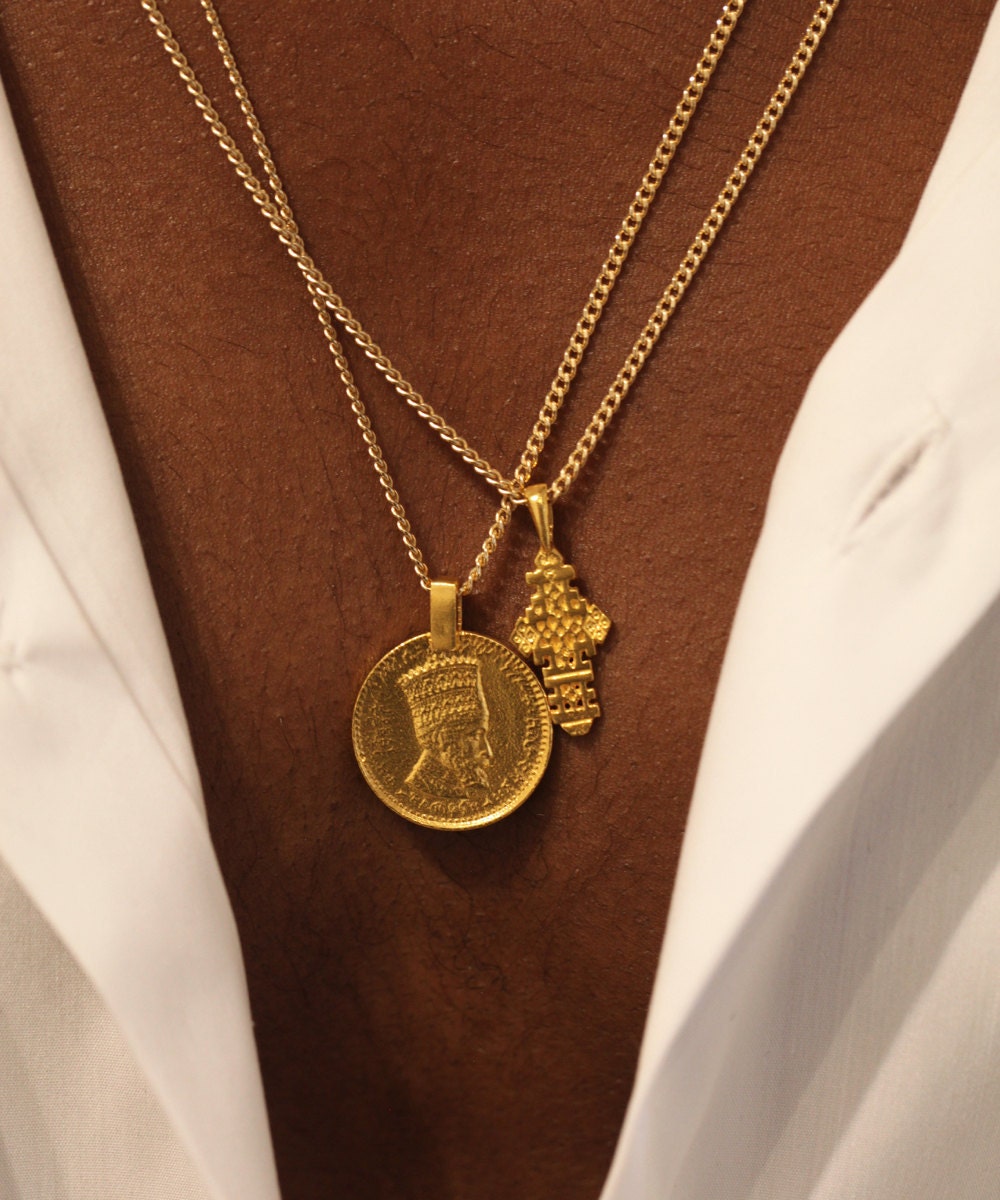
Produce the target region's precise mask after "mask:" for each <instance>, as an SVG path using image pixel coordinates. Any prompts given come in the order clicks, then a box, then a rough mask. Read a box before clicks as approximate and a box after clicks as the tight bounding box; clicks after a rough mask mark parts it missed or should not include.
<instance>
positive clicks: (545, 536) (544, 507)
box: [524, 483, 552, 553]
mask: <svg viewBox="0 0 1000 1200" xmlns="http://www.w3.org/2000/svg"><path fill="white" fill-rule="evenodd" d="M524 498H525V500H526V501H527V503H528V511H529V512H530V513H531V519H532V521H534V523H535V531H536V532H537V534H538V540H539V541H540V542H541V543H542V549H543V550H544V551H545V552H546V553H548V552H549V551H551V549H552V502H551V500H549V489H548V487H547V486H546V485H545V484H544V483H533V484H532V485H531V487H526V488H525V489H524Z"/></svg>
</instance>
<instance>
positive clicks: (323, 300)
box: [141, 0, 745, 595]
mask: <svg viewBox="0 0 1000 1200" xmlns="http://www.w3.org/2000/svg"><path fill="white" fill-rule="evenodd" d="M141 3H142V7H143V9H144V10H145V11H146V13H147V14H148V16H149V19H150V21H151V22H152V24H153V26H154V28H155V30H156V33H157V35H158V36H159V38H160V39H161V41H162V43H163V46H164V49H165V50H166V52H167V53H168V55H169V56H170V59H171V61H172V62H173V64H174V66H175V67H176V68H177V70H178V72H179V74H180V77H181V80H182V81H183V83H184V85H185V87H186V88H187V90H188V92H189V93H190V94H191V96H192V98H193V99H194V102H195V104H196V106H197V107H198V109H199V110H200V111H201V113H202V115H203V116H204V118H205V120H206V121H207V122H208V124H209V127H210V128H211V131H212V133H213V134H214V135H215V138H216V140H217V141H218V143H219V145H220V147H221V149H222V151H223V153H225V155H226V157H227V158H228V159H229V161H230V162H231V163H232V164H233V167H234V169H235V170H236V173H237V175H238V176H239V178H240V179H241V180H242V182H243V184H244V186H245V187H246V188H247V190H248V191H249V192H250V194H251V196H252V197H253V199H254V201H255V202H256V204H257V205H258V207H259V208H260V210H261V213H262V215H263V216H264V218H265V219H266V220H267V221H268V223H269V224H270V226H271V228H272V229H274V230H275V232H276V233H277V234H278V237H279V239H280V241H281V242H282V244H283V245H284V246H285V247H286V248H287V250H288V253H289V254H290V255H291V256H292V258H293V260H294V261H295V263H296V265H297V266H298V267H299V269H300V271H301V272H302V275H303V278H304V279H305V282H306V286H307V288H308V290H309V294H310V298H311V300H312V304H313V307H314V309H315V311H316V314H317V316H318V318H319V320H320V323H321V325H322V327H323V335H324V337H325V338H326V340H327V344H328V345H329V348H330V351H331V353H332V354H333V357H334V362H335V364H336V367H337V370H338V372H339V374H340V378H341V381H342V383H343V384H344V388H345V390H346V392H347V395H348V399H349V400H350V402H351V409H352V411H353V412H354V414H355V418H356V420H357V422H358V425H359V427H360V429H361V434H362V438H363V439H364V442H365V445H366V446H367V448H368V452H369V455H370V456H371V458H372V462H373V465H374V468H375V471H376V474H377V475H378V478H379V481H380V483H381V485H382V489H383V491H384V493H385V495H386V498H387V500H388V502H389V506H390V510H391V512H392V515H393V517H394V519H395V521H396V525H397V528H398V529H399V532H400V534H401V536H402V538H403V543H404V546H405V548H406V552H407V555H408V557H409V558H410V561H411V562H412V564H413V567H414V570H415V572H416V574H417V577H418V579H419V580H420V583H421V585H422V586H423V587H424V588H429V587H430V571H429V569H428V567H427V564H426V562H425V560H424V557H423V554H422V553H421V551H420V549H419V546H418V545H417V542H416V538H415V536H414V534H413V530H412V527H411V526H410V523H409V521H408V519H407V517H406V512H405V509H404V507H403V505H402V502H401V500H400V497H399V493H398V492H397V491H396V488H395V485H394V483H393V480H392V476H391V474H390V473H389V469H388V465H387V464H386V461H385V457H384V455H383V454H382V451H381V448H380V446H379V444H378V440H377V438H376V436H375V432H374V429H373V427H372V424H371V421H370V419H369V418H368V415H367V412H366V410H365V406H364V403H363V401H362V400H361V396H360V393H359V391H358V388H357V385H356V383H355V381H354V378H353V375H352V373H351V371H350V368H349V366H348V363H347V360H346V358H345V356H344V352H343V348H342V346H341V345H340V342H339V340H338V338H337V335H336V331H335V330H334V329H333V328H332V326H331V324H330V321H329V317H328V315H327V312H328V311H329V312H333V314H334V315H335V316H336V318H337V320H338V321H340V322H341V324H342V325H343V326H344V328H346V329H347V331H348V332H349V333H350V334H351V336H352V337H353V338H354V340H355V342H356V343H357V344H358V345H359V346H360V347H361V349H362V350H363V351H364V353H365V355H366V356H367V357H368V358H369V359H370V360H371V361H372V363H373V364H374V365H375V367H376V369H378V370H379V371H381V372H382V374H383V375H385V377H386V378H387V379H388V380H389V382H390V383H391V384H392V386H393V387H394V388H395V389H396V391H397V392H398V393H399V395H401V396H402V397H403V398H404V399H405V400H406V402H407V403H408V404H409V405H410V406H411V407H412V408H413V409H414V410H415V411H416V412H417V413H418V414H419V415H420V416H421V417H422V418H423V419H424V420H426V421H427V422H428V424H429V425H430V426H431V428H432V429H434V430H435V431H436V432H437V433H438V434H439V435H440V436H441V437H442V438H443V440H444V441H445V442H446V443H447V444H448V445H449V446H450V447H451V448H452V449H453V450H454V451H455V452H456V453H458V454H459V455H460V457H461V458H462V459H463V460H464V461H465V462H467V463H469V464H470V466H472V468H473V469H474V470H475V471H476V472H477V473H478V474H480V475H482V476H483V478H485V479H486V480H487V481H488V482H489V483H491V484H493V485H494V486H495V487H496V488H497V489H498V490H499V491H500V492H501V494H502V499H501V503H500V507H499V509H498V510H497V512H496V514H495V516H494V518H493V521H492V523H491V525H490V528H489V531H488V532H487V535H486V538H485V540H484V542H483V545H482V547H481V549H480V550H479V553H478V554H477V555H476V558H475V561H474V563H473V566H472V569H471V570H470V572H469V574H468V576H467V578H466V579H465V581H464V582H463V584H462V587H461V591H462V594H463V595H467V594H468V593H469V592H470V591H471V590H472V588H473V587H474V586H475V585H476V583H478V582H479V580H480V579H481V578H482V575H483V572H484V570H485V568H486V565H487V563H488V562H489V560H490V558H491V556H492V555H493V553H494V551H495V550H496V548H497V545H498V544H499V541H500V539H501V538H502V537H503V535H504V532H505V531H506V529H507V526H508V524H509V522H510V517H511V513H512V511H513V506H514V504H515V503H520V502H522V501H523V499H524V493H523V489H524V486H525V485H526V483H527V482H528V480H529V479H530V477H531V473H532V471H533V470H534V467H535V465H536V463H537V461H538V457H539V455H540V454H541V451H542V448H543V446H544V445H545V440H546V438H547V437H548V435H549V433H550V431H551V429H552V426H553V424H554V423H555V420H556V417H557V416H558V413H559V410H560V408H561V406H562V404H563V401H564V400H565V398H566V395H567V394H568V392H569V389H570V385H571V384H572V382H573V379H574V377H575V375H576V372H577V368H578V367H579V364H580V361H581V359H582V357H583V353H584V351H585V350H586V348H587V345H588V343H589V341H590V337H591V335H592V333H593V331H594V329H595V327H596V325H597V322H598V320H599V319H600V316H601V313H602V312H603V310H604V306H605V304H606V303H607V300H608V297H609V296H610V294H611V290H612V289H613V287H614V285H615V282H616V280H617V278H618V275H619V273H620V271H621V268H622V265H623V263H624V262H625V259H626V258H627V256H628V252H629V250H630V249H631V246H632V243H633V241H634V240H635V237H636V235H637V233H638V232H639V229H640V228H641V226H642V222H643V220H644V219H645V216H646V213H647V212H648V211H649V207H650V205H651V203H652V201H653V198H654V197H655V195H656V192H657V189H658V188H659V186H660V183H661V182H662V180H663V177H664V176H665V174H666V172H667V169H668V167H669V166H670V163H671V160H672V159H673V156H674V153H675V151H676V149H677V147H678V145H679V144H680V141H681V138H682V137H683V135H684V133H685V131H686V129H687V127H688V125H689V123H690V121H691V117H692V116H693V115H694V112H695V110H696V108H697V106H698V102H699V100H700V99H701V96H702V94H703V92H704V90H705V87H706V86H707V84H708V82H709V80H710V78H711V76H712V73H713V72H714V70H715V67H716V64H717V63H718V60H719V58H720V57H721V55H722V52H723V50H724V49H725V47H726V44H727V42H728V41H729V37H730V34H731V33H732V31H733V29H734V28H735V26H736V22H737V21H738V19H739V17H740V15H741V13H742V11H743V8H744V4H745V0H728V3H726V4H725V5H724V6H723V9H722V13H721V15H720V17H719V19H718V21H717V22H716V24H715V27H714V28H713V30H712V33H711V35H710V37H709V41H708V44H707V45H706V47H705V49H704V51H703V52H702V55H701V57H700V59H699V60H698V63H697V65H696V67H695V70H694V73H693V74H692V76H691V78H690V80H689V82H688V85H687V87H686V88H685V89H684V92H683V94H682V96H681V99H680V101H679V103H678V105H677V109H676V111H675V113H674V115H673V118H672V119H671V121H670V124H669V125H668V127H667V129H666V131H665V132H664V134H663V136H662V137H661V139H660V142H659V144H658V146H657V148H656V151H655V152H654V155H653V159H652V161H651V162H650V164H649V167H648V169H647V172H646V174H645V176H644V178H643V180H642V182H641V184H640V186H639V189H638V191H637V192H636V194H635V198H634V199H633V201H632V203H631V204H630V206H629V210H628V212H627V213H626V215H625V219H624V221H623V222H622V226H621V228H620V230H619V231H618V233H617V234H616V235H615V239H614V241H613V242H612V245H611V249H610V250H609V252H608V256H607V258H606V260H605V262H604V264H603V266H602V267H601V271H600V273H599V274H598V277H597V280H596V281H595V283H594V286H593V288H592V289H591V292H590V295H589V296H588V298H587V303H586V305H585V306H584V310H583V314H582V315H581V317H580V320H579V321H578V322H577V326H576V329H575V330H574V332H573V336H572V337H571V339H570V342H569V345H568V346H567V347H566V350H565V352H564V354H563V358H562V361H561V363H560V364H559V367H558V369H557V372H556V377H555V379H554V380H553V383H552V385H551V387H550V389H549V392H548V394H547V395H546V397H545V400H544V402H543V404H542V407H541V410H540V411H539V414H538V417H537V418H536V421H535V425H534V427H533V429H532V432H531V435H530V436H529V438H528V442H527V444H526V446H525V449H524V452H523V454H522V456H521V460H520V463H519V464H518V467H517V469H516V471H515V472H514V476H513V478H512V479H509V480H508V479H505V478H504V477H503V476H502V475H501V473H500V472H499V471H498V470H496V468H494V467H493V466H491V464H490V463H489V462H488V461H487V460H486V459H485V458H484V457H483V456H482V455H480V454H478V453H477V452H476V451H475V450H474V449H473V448H472V447H471V446H470V445H469V443H468V442H467V441H466V440H465V439H464V438H462V437H460V436H459V434H458V432H457V431H456V430H455V429H454V428H453V427H452V426H450V425H449V424H448V423H447V422H446V421H445V419H444V418H443V417H442V416H441V415H440V414H439V413H437V412H436V411H435V410H434V409H433V408H432V407H431V405H430V404H429V403H428V402H427V401H426V400H425V399H424V398H423V397H422V396H421V395H420V394H419V392H417V391H416V389H415V388H414V387H413V386H412V384H410V383H409V382H408V381H407V380H406V379H405V378H404V377H403V375H402V373H401V372H400V371H399V370H398V369H397V368H396V367H395V366H394V365H393V363H392V362H391V360H390V359H389V357H388V356H387V355H386V354H385V353H384V352H383V351H382V349H381V348H380V347H379V346H378V344H377V343H376V342H375V341H374V339H373V338H372V337H371V336H370V335H369V334H368V333H367V332H366V330H365V329H364V328H363V327H362V325H361V323H360V321H358V320H357V319H356V318H355V317H354V315H353V314H352V313H351V311H350V310H349V309H348V307H347V305H346V304H345V303H344V301H343V300H342V299H341V298H340V297H339V296H338V295H337V293H336V292H335V291H334V290H333V288H332V287H331V286H330V284H329V283H328V282H327V281H326V279H324V277H323V275H322V273H321V272H320V271H319V269H318V267H317V266H316V264H315V262H314V261H313V259H312V258H311V256H310V255H309V254H308V252H307V251H306V248H305V245H304V242H303V240H302V237H301V234H300V231H299V228H298V223H297V222H296V220H295V216H294V213H293V212H292V208H291V205H290V203H289V199H288V195H287V193H286V192H285V188H284V184H283V183H282V180H281V177H280V175H279V174H278V170H277V167H276V166H275V163H274V158H273V155H272V153H271V150H270V147H269V146H268V144H267V140H266V138H265V136H264V132H263V130H262V128H261V126H260V122H259V120H258V118H257V115H256V113H255V111H254V108H253V104H252V102H251V100H250V96H249V93H248V91H247V88H246V84H245V83H244V81H243V77H242V74H241V73H240V70H239V67H238V65H237V63H236V59H235V56H234V55H233V52H232V48H231V47H230V45H229V41H228V38H227V37H226V33H225V30H224V29H223V27H222V23H221V21H220V19H219V15H218V12H217V11H216V9H215V6H214V4H213V3H212V0H201V6H202V9H203V11H204V13H205V17H206V19H207V21H208V23H209V26H210V28H211V31H212V36H213V38H214V40H215V43H216V46H217V48H218V50H219V53H220V54H221V56H222V60H223V64H224V66H225V69H226V72H227V74H228V77H229V81H230V83H231V84H232V86H233V91H234V93H235V95H236V100H237V102H238V104H239V106H240V110H241V112H242V113H243V117H244V120H245V121H246V123H247V127H248V128H249V130H250V136H251V138H252V140H253V144H254V148H255V150H256V152H257V156H258V158H259V159H260V161H261V164H262V166H263V168H264V174H265V176H266V178H267V182H268V186H269V187H270V189H271V195H270V196H268V194H267V192H266V191H265V190H264V187H263V186H262V184H261V183H260V181H259V180H258V179H257V178H256V176H255V175H254V173H253V171H252V169H251V168H250V166H249V164H248V163H247V162H246V160H245V158H244V157H243V155H242V153H241V151H240V150H239V148H238V147H237V145H236V143H235V141H234V140H233V138H232V137H231V135H230V134H229V131H228V129H227V128H226V126H225V124H224V122H223V121H222V119H221V117H220V116H219V114H218V112H217V111H216V109H215V107H214V106H213V105H212V103H211V101H210V100H209V98H208V96H207V94H206V92H205V90H204V88H203V87H202V85H201V83H200V81H199V80H198V78H197V75H196V74H195V72H194V70H193V68H192V67H191V65H190V64H189V63H188V61H187V58H186V57H185V55H184V53H183V51H182V49H181V47H180V44H179V43H178V41H177V39H176V38H175V37H174V35H173V33H172V31H171V29H170V27H169V26H168V24H167V22H166V20H165V18H164V17H163V14H162V13H161V12H160V10H159V8H158V6H157V4H156V2H155V0H141Z"/></svg>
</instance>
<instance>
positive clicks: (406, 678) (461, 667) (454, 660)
mask: <svg viewBox="0 0 1000 1200" xmlns="http://www.w3.org/2000/svg"><path fill="white" fill-rule="evenodd" d="M399 686H400V687H401V688H402V691H403V695H404V696H405V697H406V702H407V704H408V705H409V706H410V714H411V716H412V717H413V730H414V733H415V734H416V736H417V741H418V742H420V743H421V745H424V744H425V743H426V741H427V739H428V737H430V736H431V735H432V734H434V733H435V732H438V731H440V730H442V729H445V728H447V727H448V726H451V725H468V724H474V723H476V722H477V721H482V720H483V718H484V717H485V715H486V699H485V697H484V696H483V685H482V680H481V678H480V675H479V663H478V662H477V661H476V659H474V658H470V657H468V656H467V655H462V654H449V653H442V654H437V655H431V656H430V657H429V658H428V659H427V660H426V662H422V663H421V664H420V666H418V667H414V668H413V669H412V670H411V671H407V673H406V674H405V675H403V676H402V677H401V678H400V680H399Z"/></svg>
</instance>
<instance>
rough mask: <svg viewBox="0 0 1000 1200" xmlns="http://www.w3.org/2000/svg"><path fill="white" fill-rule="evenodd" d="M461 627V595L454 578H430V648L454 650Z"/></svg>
mask: <svg viewBox="0 0 1000 1200" xmlns="http://www.w3.org/2000/svg"><path fill="white" fill-rule="evenodd" d="M461 628H462V597H461V596H460V595H459V592H458V581H457V580H455V579H432V580H431V649H432V650H454V649H455V648H456V646H457V645H458V632H459V630H460V629H461Z"/></svg>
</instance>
